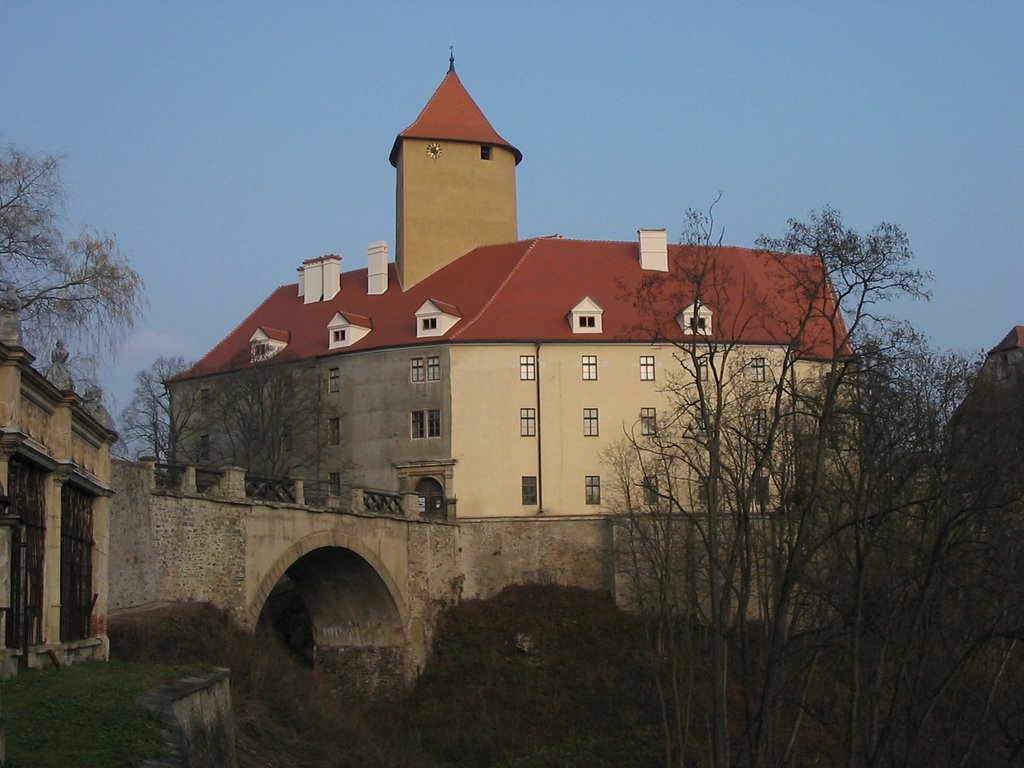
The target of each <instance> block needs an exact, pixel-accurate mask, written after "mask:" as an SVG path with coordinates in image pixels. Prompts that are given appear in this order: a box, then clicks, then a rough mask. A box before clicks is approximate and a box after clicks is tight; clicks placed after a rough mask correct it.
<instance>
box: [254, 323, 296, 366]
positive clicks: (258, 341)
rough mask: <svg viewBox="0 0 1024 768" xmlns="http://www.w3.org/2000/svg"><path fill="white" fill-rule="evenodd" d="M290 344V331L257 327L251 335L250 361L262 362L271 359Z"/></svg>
mask: <svg viewBox="0 0 1024 768" xmlns="http://www.w3.org/2000/svg"><path fill="white" fill-rule="evenodd" d="M287 346H288V331H281V330H278V329H276V328H266V327H260V328H257V329H256V330H255V331H254V332H253V334H252V336H250V337H249V361H250V362H253V363H260V362H263V361H264V360H269V359H270V358H272V357H273V356H274V355H276V354H277V353H278V352H280V351H281V350H282V349H284V348H285V347H287Z"/></svg>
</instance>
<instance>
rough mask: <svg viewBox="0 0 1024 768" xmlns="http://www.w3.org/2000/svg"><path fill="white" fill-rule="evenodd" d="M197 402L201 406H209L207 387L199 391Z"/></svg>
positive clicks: (208, 390)
mask: <svg viewBox="0 0 1024 768" xmlns="http://www.w3.org/2000/svg"><path fill="white" fill-rule="evenodd" d="M199 402H200V403H202V404H203V405H209V404H210V389H209V387H203V388H202V389H200V390H199Z"/></svg>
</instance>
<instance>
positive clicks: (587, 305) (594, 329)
mask: <svg viewBox="0 0 1024 768" xmlns="http://www.w3.org/2000/svg"><path fill="white" fill-rule="evenodd" d="M603 315H604V310H603V309H601V307H600V305H599V304H598V303H597V302H595V301H594V300H593V299H591V298H590V297H589V296H587V297H586V298H584V299H583V301H581V302H580V303H579V304H577V305H576V306H575V307H573V308H572V310H571V311H570V312H569V327H570V328H572V332H573V333H601V332H602V331H603V321H602V317H603Z"/></svg>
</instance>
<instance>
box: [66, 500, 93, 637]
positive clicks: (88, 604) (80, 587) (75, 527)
mask: <svg viewBox="0 0 1024 768" xmlns="http://www.w3.org/2000/svg"><path fill="white" fill-rule="evenodd" d="M60 509H61V515H60V639H61V640H64V641H67V640H84V639H85V638H87V637H89V636H90V635H91V634H92V627H91V626H90V624H91V621H90V618H91V616H92V607H93V589H92V550H93V538H92V534H93V531H92V496H90V495H89V494H87V493H86V492H85V491H83V490H81V489H79V488H77V487H75V486H73V485H71V484H70V483H64V485H63V486H62V487H61V492H60Z"/></svg>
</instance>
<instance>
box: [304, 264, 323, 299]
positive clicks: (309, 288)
mask: <svg viewBox="0 0 1024 768" xmlns="http://www.w3.org/2000/svg"><path fill="white" fill-rule="evenodd" d="M323 295H324V268H323V263H322V262H321V261H320V259H306V260H305V261H304V262H302V299H303V302H302V303H303V304H314V303H316V302H318V301H320V299H321V298H323Z"/></svg>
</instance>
